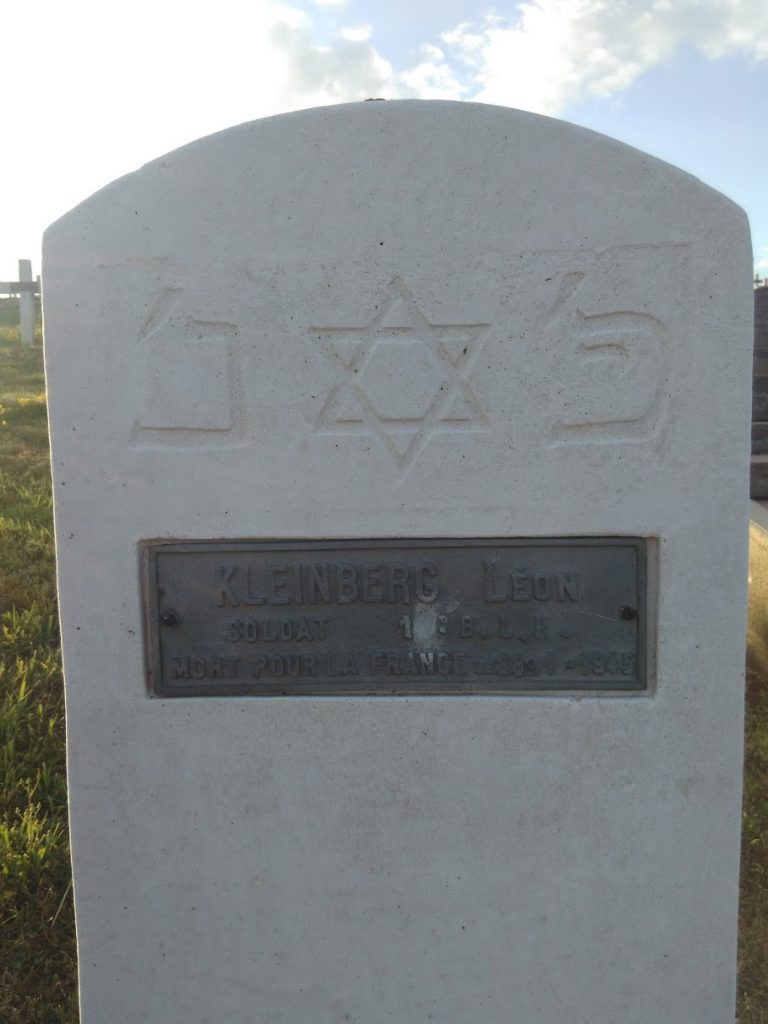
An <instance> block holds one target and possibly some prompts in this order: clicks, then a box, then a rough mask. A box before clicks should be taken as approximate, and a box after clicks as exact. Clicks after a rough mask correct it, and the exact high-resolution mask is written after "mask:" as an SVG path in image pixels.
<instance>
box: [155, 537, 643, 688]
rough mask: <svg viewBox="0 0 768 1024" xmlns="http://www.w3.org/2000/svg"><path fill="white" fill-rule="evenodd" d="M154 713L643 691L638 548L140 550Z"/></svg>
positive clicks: (422, 545)
mask: <svg viewBox="0 0 768 1024" xmlns="http://www.w3.org/2000/svg"><path fill="white" fill-rule="evenodd" d="M142 557H143V567H144V595H145V615H146V633H145V636H146V643H147V668H148V676H149V688H150V692H151V693H152V694H154V695H155V696H158V697H218V696H238V695H252V696H292V695H297V696H298V695H311V696H324V695H325V696H347V695H382V696H383V695H397V694H401V695H402V694H418V695H425V696H429V695H436V694H504V693H544V692H547V693H548V692H553V691H562V692H565V693H574V692H597V693H608V692H618V693H626V692H629V691H635V692H638V691H640V692H643V691H646V690H647V670H646V545H645V540H643V539H641V538H635V537H630V538H612V537H608V538H583V539H580V538H568V539H565V538H563V539H559V538H546V539H536V540H530V539H525V540H517V539H514V540H509V539H501V540H499V539H494V540H488V539H485V538H483V539H476V540H465V539H462V540H413V541H409V540H405V541H403V540H391V541H390V540H369V541H362V540H341V541H338V540H337V541H263V542H262V541H242V542H241V541H210V542H188V541H183V542H173V543H167V542H163V543H152V542H147V543H145V544H143V546H142Z"/></svg>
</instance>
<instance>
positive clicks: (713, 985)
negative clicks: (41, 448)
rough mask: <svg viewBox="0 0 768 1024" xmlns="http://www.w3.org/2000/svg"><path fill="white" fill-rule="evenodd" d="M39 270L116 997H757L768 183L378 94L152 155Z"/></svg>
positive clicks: (238, 1006)
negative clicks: (756, 614)
mask: <svg viewBox="0 0 768 1024" xmlns="http://www.w3.org/2000/svg"><path fill="white" fill-rule="evenodd" d="M44 288H45V316H46V360H47V372H48V387H49V394H50V414H51V429H52V440H53V473H54V481H55V498H56V530H57V544H58V560H59V584H60V595H61V614H62V628H63V643H64V658H65V672H66V685H67V717H68V745H69V782H70V794H71V797H70V798H71V826H72V847H73V858H74V877H75V897H76V911H77V921H78V942H79V960H80V979H81V1001H82V1012H83V1020H84V1021H86V1022H89V1024H90V1022H93V1024H98V1022H107V1021H109V1022H114V1021H120V1022H125V1024H138V1022H140V1021H153V1022H162V1024H223V1022H226V1024H255V1022H257V1021H258V1022H267V1021H269V1022H278V1021H280V1022H285V1024H308V1022H310V1021H311V1022H312V1024H340V1022H342V1021H359V1022H364V1024H379V1022H381V1024H383V1022H386V1021H396V1022H399V1024H405V1022H408V1024H411V1022H417V1021H419V1022H421V1021H424V1022H426V1021H429V1020H433V1021H435V1022H438V1021H439V1022H441V1024H467V1022H470V1021H471V1022H472V1024H502V1022H503V1024H509V1022H511V1021H515V1022H525V1024H530V1022H533V1021H541V1022H542V1024H552V1022H556V1021H557V1022H559V1021H565V1020H566V1019H567V1020H573V1021H589V1022H590V1024H598V1022H608V1021H621V1022H622V1024H681V1022H682V1021H695V1022H696V1024H723V1022H724V1021H726V1020H730V1019H732V1018H733V1012H734V1010H733V1003H734V990H735V940H736V905H737V880H738V862H739V819H740V771H741V731H742V690H741V673H742V664H743V660H744V633H745V604H746V599H745V580H746V550H747V547H746V536H747V486H746V483H747V464H748V451H749V445H748V436H749V391H750V355H751V353H750V348H751V337H750V316H751V306H752V292H751V265H750V247H749V244H748V232H747V224H746V221H745V218H744V215H743V214H742V212H741V211H740V210H739V209H737V208H736V207H735V206H734V205H733V204H732V203H731V202H729V201H728V200H727V199H724V198H723V197H722V196H720V195H718V194H716V193H714V192H713V191H711V190H710V189H709V188H707V187H705V186H704V185H702V184H701V183H700V182H698V181H696V180H695V179H693V178H691V177H689V176H688V175H686V174H684V173H683V172H681V171H679V170H676V169H675V168H672V167H669V166H667V165H665V164H662V163H660V162H658V161H657V160H654V159H652V158H651V157H648V156H646V155H644V154H642V153H639V152H637V151H635V150H632V149H629V148H628V147H626V146H624V145H621V144H619V143H618V142H615V141H613V140H611V139H608V138H604V137H601V136H598V135H595V134H593V133H591V132H588V131H585V130H583V129H580V128H576V127H573V126H571V125H568V124H564V123H560V122H557V121H553V120H549V119H547V118H542V117H537V116H534V115H530V114H525V113H520V112H517V111H512V110H506V109H502V108H499V107H490V106H478V105H471V104H466V105H464V104H452V103H443V102H417V101H407V102H387V103H365V104H355V105H349V106H339V107H332V108H327V109H320V110H311V111H305V112H302V113H297V114H289V115H285V116H281V117H275V118H271V119H268V120H264V121H259V122H255V123H253V124H246V125H242V126H240V127H237V128H233V129H231V130H229V131H225V132H222V133H221V134H218V135H214V136H212V137H210V138H206V139H202V140H200V141H199V142H195V143H193V144H192V145H190V146H187V147H185V148H183V149H180V150H178V151H177V152H175V153H172V154H170V155H168V156H165V157H163V158H162V159H159V160H157V161H155V162H153V163H151V164H149V165H147V166H146V167H144V168H142V169H141V170H140V171H138V172H137V173H135V174H130V175H128V176H126V177H125V178H122V179H120V180H119V181H116V182H114V183H113V184H112V185H110V186H108V187H107V188H105V189H104V190H103V191H101V192H99V193H97V194H96V195H95V196H93V197H91V198H90V199H89V200H87V201H86V202H85V203H83V204H82V205H81V206H79V207H78V208H76V209H75V210H73V211H72V212H70V213H69V214H67V215H66V216H65V217H64V218H62V219H61V220H60V221H58V222H57V223H56V224H55V225H53V227H51V228H50V229H49V231H48V233H47V236H46V242H45V265H44ZM181 542H186V543H185V544H184V543H181ZM237 542H242V543H237ZM323 542H325V544H324V543H323ZM260 694H261V695H260ZM264 694H271V696H265V695H264ZM371 694H374V695H371ZM387 694H391V695H389V696H388V695H387Z"/></svg>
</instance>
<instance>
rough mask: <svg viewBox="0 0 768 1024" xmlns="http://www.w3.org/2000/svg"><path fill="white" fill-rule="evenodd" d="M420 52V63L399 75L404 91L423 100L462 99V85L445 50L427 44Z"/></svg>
mask: <svg viewBox="0 0 768 1024" xmlns="http://www.w3.org/2000/svg"><path fill="white" fill-rule="evenodd" d="M419 54H420V57H421V60H420V61H419V63H418V64H416V65H415V66H414V67H412V68H411V69H410V70H408V71H404V72H402V73H401V74H400V76H399V79H400V82H402V83H403V85H404V86H405V90H404V91H405V92H406V93H407V94H409V95H413V96H416V97H418V98H419V99H422V100H460V99H461V98H462V85H461V82H460V81H459V79H458V78H457V77H456V75H455V74H454V72H453V71H452V70H451V68H450V67H449V66H448V64H447V63H446V62H445V54H444V52H443V51H442V50H441V49H440V48H439V47H437V46H430V45H428V44H427V45H424V46H422V47H421V49H420V51H419Z"/></svg>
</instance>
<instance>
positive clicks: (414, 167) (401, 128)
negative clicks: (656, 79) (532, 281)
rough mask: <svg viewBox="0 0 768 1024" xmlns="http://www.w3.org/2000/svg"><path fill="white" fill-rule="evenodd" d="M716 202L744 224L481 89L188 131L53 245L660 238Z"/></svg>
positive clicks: (76, 213) (631, 154)
mask: <svg viewBox="0 0 768 1024" xmlns="http://www.w3.org/2000/svg"><path fill="white" fill-rule="evenodd" d="M717 209H720V210H721V211H722V214H723V219H724V222H728V223H730V224H731V225H732V224H733V220H734V205H733V204H732V203H731V202H730V201H729V200H727V199H725V197H722V196H720V195H719V194H718V193H716V192H715V191H714V190H712V189H711V188H709V187H707V186H706V185H704V184H702V183H701V182H700V181H698V180H697V179H695V178H693V177H692V176H690V175H688V174H686V173H685V172H683V171H681V170H679V169H678V168H675V167H672V166H671V165H669V164H667V163H664V162H663V161H661V160H658V159H656V158H654V157H651V156H649V155H647V154H645V153H642V152H640V151H638V150H636V149H633V148H631V147H629V146H627V145H624V144H623V143H621V142H618V141H616V140H615V139H611V138H609V137H607V136H604V135H600V134H597V133H595V132H592V131H590V130H587V129H585V128H581V127H578V126H575V125H572V124H568V123H567V122H564V121H558V120H555V119H553V118H549V117H543V116H540V115H537V114H532V113H528V112H525V111H521V110H514V109H510V108H506V107H500V106H492V105H487V104H479V103H463V102H452V101H443V100H395V101H391V100H390V101H386V102H365V101H363V102H359V103H350V104H342V105H337V106H329V107H318V108H313V109H309V110H301V111H297V112H294V113H288V114H280V115H277V116H274V117H268V118H264V119H261V120H257V121H251V122H246V123H244V124H241V125H237V126H235V127H232V128H227V129H225V130H223V131H221V132H217V133H215V134H213V135H209V136H206V137H205V138H202V139H198V140H196V141H194V142H191V143H189V144H188V145H185V146H183V147H181V148H180V149H177V150H174V151H173V152H171V153H168V154H166V155H164V156H161V157H159V158H158V159H156V160H153V161H152V162H150V163H148V164H146V165H145V166H144V167H142V168H140V169H139V170H138V171H135V172H133V173H131V174H128V175H125V176H124V177H122V178H119V179H117V180H116V181H114V182H112V183H111V184H110V185H108V186H106V187H105V188H104V189H102V190H100V191H99V192H97V193H95V194H94V195H93V196H91V197H90V198H89V199H86V200H85V201H84V202H83V203H81V204H79V205H78V206H77V207H75V208H74V209H73V210H72V211H70V213H68V214H66V215H65V216H64V217H62V218H61V219H60V220H59V221H57V222H56V223H55V224H54V225H52V227H51V228H49V230H48V233H47V243H48V244H49V245H50V244H52V243H54V242H56V241H57V239H59V238H60V236H67V235H68V234H69V233H70V232H72V233H73V234H74V236H75V237H76V238H77V240H78V241H79V242H81V243H82V242H87V244H88V245H89V246H90V245H93V246H95V247H96V249H97V250H99V251H101V250H102V248H103V247H105V249H104V255H105V256H107V255H108V253H109V250H110V248H111V245H110V242H111V240H113V239H115V238H116V237H118V236H119V239H120V242H119V245H120V247H121V248H124V245H125V240H126V238H130V237H133V238H134V240H135V244H136V246H137V255H138V254H140V253H144V254H146V255H157V254H158V253H157V250H158V246H160V248H162V247H163V245H164V244H165V243H166V242H167V239H168V232H169V230H172V231H173V235H174V238H175V240H176V244H178V245H181V246H183V247H184V248H186V249H188V250H189V251H191V252H193V251H195V250H196V249H202V250H204V251H205V252H206V253H207V255H208V256H210V257H211V258H213V257H215V256H216V255H217V254H218V253H219V252H220V250H219V245H218V242H220V241H221V240H223V239H226V252H227V253H229V254H230V255H231V254H232V253H233V251H234V250H233V248H232V244H231V243H232V242H233V240H235V239H237V238H238V237H239V236H241V235H242V236H244V237H246V236H247V237H249V238H250V240H251V244H253V242H254V241H255V239H253V237H252V233H253V232H254V231H258V233H259V236H260V237H261V238H262V239H266V238H269V239H272V238H273V237H277V238H278V239H281V240H283V241H286V242H287V243H288V244H289V245H290V247H291V248H293V247H294V246H296V245H298V246H300V247H301V248H302V249H303V250H310V251H311V250H313V249H315V248H317V247H318V246H325V245H328V244H333V239H334V236H335V235H336V230H337V228H338V227H339V225H342V226H343V230H344V232H345V233H347V234H349V231H350V227H351V225H353V224H354V225H356V228H357V231H358V234H357V239H359V240H360V242H361V243H362V245H363V248H364V249H365V248H367V245H368V241H369V240H368V239H367V237H366V236H367V234H368V233H369V232H370V231H372V232H373V234H374V235H378V234H381V233H382V232H384V233H385V234H386V235H387V238H385V239H380V240H379V241H382V243H383V244H384V245H386V244H388V242H389V244H394V243H395V242H396V240H397V239H401V240H402V241H403V242H405V241H407V242H408V244H409V245H414V244H415V245H418V244H419V240H421V241H422V242H423V243H425V246H426V248H427V249H430V250H433V249H434V247H435V246H441V245H453V244H455V243H456V229H458V231H459V232H460V236H461V240H462V245H466V246H469V247H470V248H471V247H474V246H478V247H479V248H481V249H488V248H494V247H496V246H497V245H502V246H504V247H507V246H508V245H509V242H510V234H512V235H513V236H514V237H515V244H516V246H517V247H522V248H526V247H528V246H535V247H536V248H540V247H541V245H542V244H545V245H551V246H555V247H560V246H563V245H568V246H576V247H588V248H593V247H594V246H605V245H612V244H623V243H624V242H625V241H626V240H627V239H628V238H629V237H630V236H631V238H632V240H633V242H634V243H635V244H636V243H637V242H638V241H643V239H645V240H646V241H648V242H656V241H658V238H659V231H660V230H661V231H662V233H665V234H666V236H667V239H668V240H673V239H674V240H678V241H681V240H686V241H687V240H688V239H689V236H690V233H691V231H695V232H696V233H697V234H698V233H700V232H701V230H702V229H705V230H709V229H711V228H712V226H713V225H712V220H713V217H715V218H716V219H719V218H717V215H716V213H715V211H716V210H717ZM203 221H205V222H206V228H205V229H204V230H201V228H200V225H201V223H202V222H203ZM172 224H173V228H172V229H171V227H170V226H171V225H172ZM628 225H629V226H630V227H629V229H628ZM725 227H726V225H725V223H723V224H722V225H720V226H719V229H725ZM353 234H354V233H353ZM61 240H62V241H64V238H62V239H61ZM355 241H356V239H355V237H353V238H349V239H348V240H347V243H346V244H347V245H349V244H351V245H352V247H353V248H354V247H355ZM66 244H69V243H68V242H67V243H66ZM270 244H273V242H272V241H270Z"/></svg>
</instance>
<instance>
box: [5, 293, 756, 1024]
mask: <svg viewBox="0 0 768 1024" xmlns="http://www.w3.org/2000/svg"><path fill="white" fill-rule="evenodd" d="M1 306H2V304H0V313H1V312H2V308H1ZM3 331H6V332H7V334H6V336H5V337H3ZM0 406H2V410H1V411H0V1022H2V1024H76V1021H77V995H76V959H75V940H74V920H73V910H72V894H71V884H70V864H69V847H68V839H67V820H66V792H65V786H66V782H65V767H64V713H63V693H62V679H61V668H60V658H59V639H58V624H57V615H56V589H55V582H54V547H53V531H52V523H51V490H50V473H49V464H48V437H47V422H46V407H45V396H44V380H43V370H42V355H41V350H40V347H39V346H32V347H31V348H26V349H23V348H22V347H21V346H20V345H19V344H18V341H17V340H15V339H14V338H13V328H12V327H4V326H3V325H2V319H0ZM746 745H747V747H746V749H747V754H746V778H745V787H744V841H743V858H742V888H741V917H740V936H739V963H740V967H739V1017H738V1019H739V1024H768V678H767V677H766V676H765V675H761V674H760V673H759V672H754V671H751V672H749V673H748V686H747V729H746ZM110 1024H111V1022H110Z"/></svg>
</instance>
